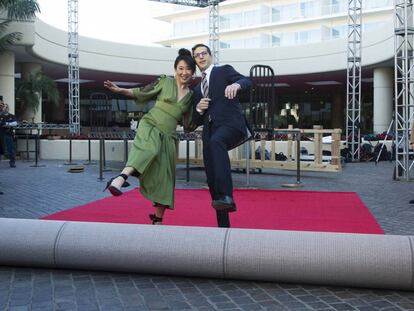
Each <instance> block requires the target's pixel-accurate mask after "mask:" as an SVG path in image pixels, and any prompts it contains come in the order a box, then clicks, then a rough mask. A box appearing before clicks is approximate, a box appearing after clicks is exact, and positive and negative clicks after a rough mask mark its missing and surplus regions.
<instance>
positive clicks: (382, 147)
mask: <svg viewBox="0 0 414 311" xmlns="http://www.w3.org/2000/svg"><path fill="white" fill-rule="evenodd" d="M393 124H394V115H393V116H392V119H391V122H390V125H389V126H388V129H387V132H386V133H385V137H384V139H383V140H382V144H381V149H380V151H379V152H378V155H377V158H376V159H375V165H377V164H378V161H379V159H380V156H381V153H382V150H383V149H384V146H385V142H386V140H387V137H388V136H390V132H391V129H392V126H393ZM394 136H395V135H392V136H391V137H392V144H391V150H392V149H393V146H394V144H395V141H394V139H395V137H394ZM391 159H392V156H391ZM391 159H390V161H391Z"/></svg>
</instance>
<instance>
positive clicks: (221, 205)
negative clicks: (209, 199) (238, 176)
mask: <svg viewBox="0 0 414 311" xmlns="http://www.w3.org/2000/svg"><path fill="white" fill-rule="evenodd" d="M213 207H214V208H215V209H216V210H217V211H226V212H229V213H231V212H235V211H236V210H237V208H236V203H234V200H233V198H232V197H231V196H229V195H225V196H222V197H221V198H219V199H218V200H213Z"/></svg>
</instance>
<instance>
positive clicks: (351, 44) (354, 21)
mask: <svg viewBox="0 0 414 311" xmlns="http://www.w3.org/2000/svg"><path fill="white" fill-rule="evenodd" d="M361 34H362V0H348V52H347V56H348V58H347V60H348V65H347V88H346V122H345V126H346V147H347V148H348V150H349V151H350V152H351V155H352V161H359V158H360V144H361V129H360V122H361V50H362V46H361Z"/></svg>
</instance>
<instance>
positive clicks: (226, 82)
mask: <svg viewBox="0 0 414 311" xmlns="http://www.w3.org/2000/svg"><path fill="white" fill-rule="evenodd" d="M192 52H193V57H194V60H195V62H196V64H197V67H198V69H200V71H201V73H202V79H201V83H200V84H198V85H197V86H196V88H195V90H194V105H195V109H194V111H193V121H194V122H195V123H196V124H197V125H203V136H202V137H203V161H204V167H205V171H206V175H207V183H208V187H209V190H210V195H211V198H212V205H213V207H214V208H215V209H216V213H217V223H218V226H219V227H227V228H228V227H230V219H229V212H234V211H235V210H236V204H235V202H234V200H233V182H232V178H231V167H230V159H229V155H228V151H229V150H231V149H233V148H234V147H236V146H238V145H239V144H241V143H242V142H243V141H245V140H246V138H247V136H248V134H250V131H248V128H247V123H246V118H245V117H244V115H243V113H242V111H241V107H240V102H239V100H238V98H237V94H238V93H239V92H240V91H242V90H246V89H248V88H249V87H250V86H251V82H250V80H249V79H247V78H246V77H244V76H243V75H241V74H240V73H238V72H237V71H236V70H234V68H233V67H231V66H230V65H224V66H214V65H213V58H212V56H211V50H210V48H209V47H208V46H207V45H204V44H196V45H195V46H194V47H193V48H192Z"/></svg>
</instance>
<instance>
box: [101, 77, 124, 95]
mask: <svg viewBox="0 0 414 311" xmlns="http://www.w3.org/2000/svg"><path fill="white" fill-rule="evenodd" d="M104 87H106V88H107V89H108V90H110V91H111V92H113V93H120V92H121V90H122V89H121V88H120V87H119V86H118V85H116V84H115V83H113V82H111V81H109V80H106V81H104Z"/></svg>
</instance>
